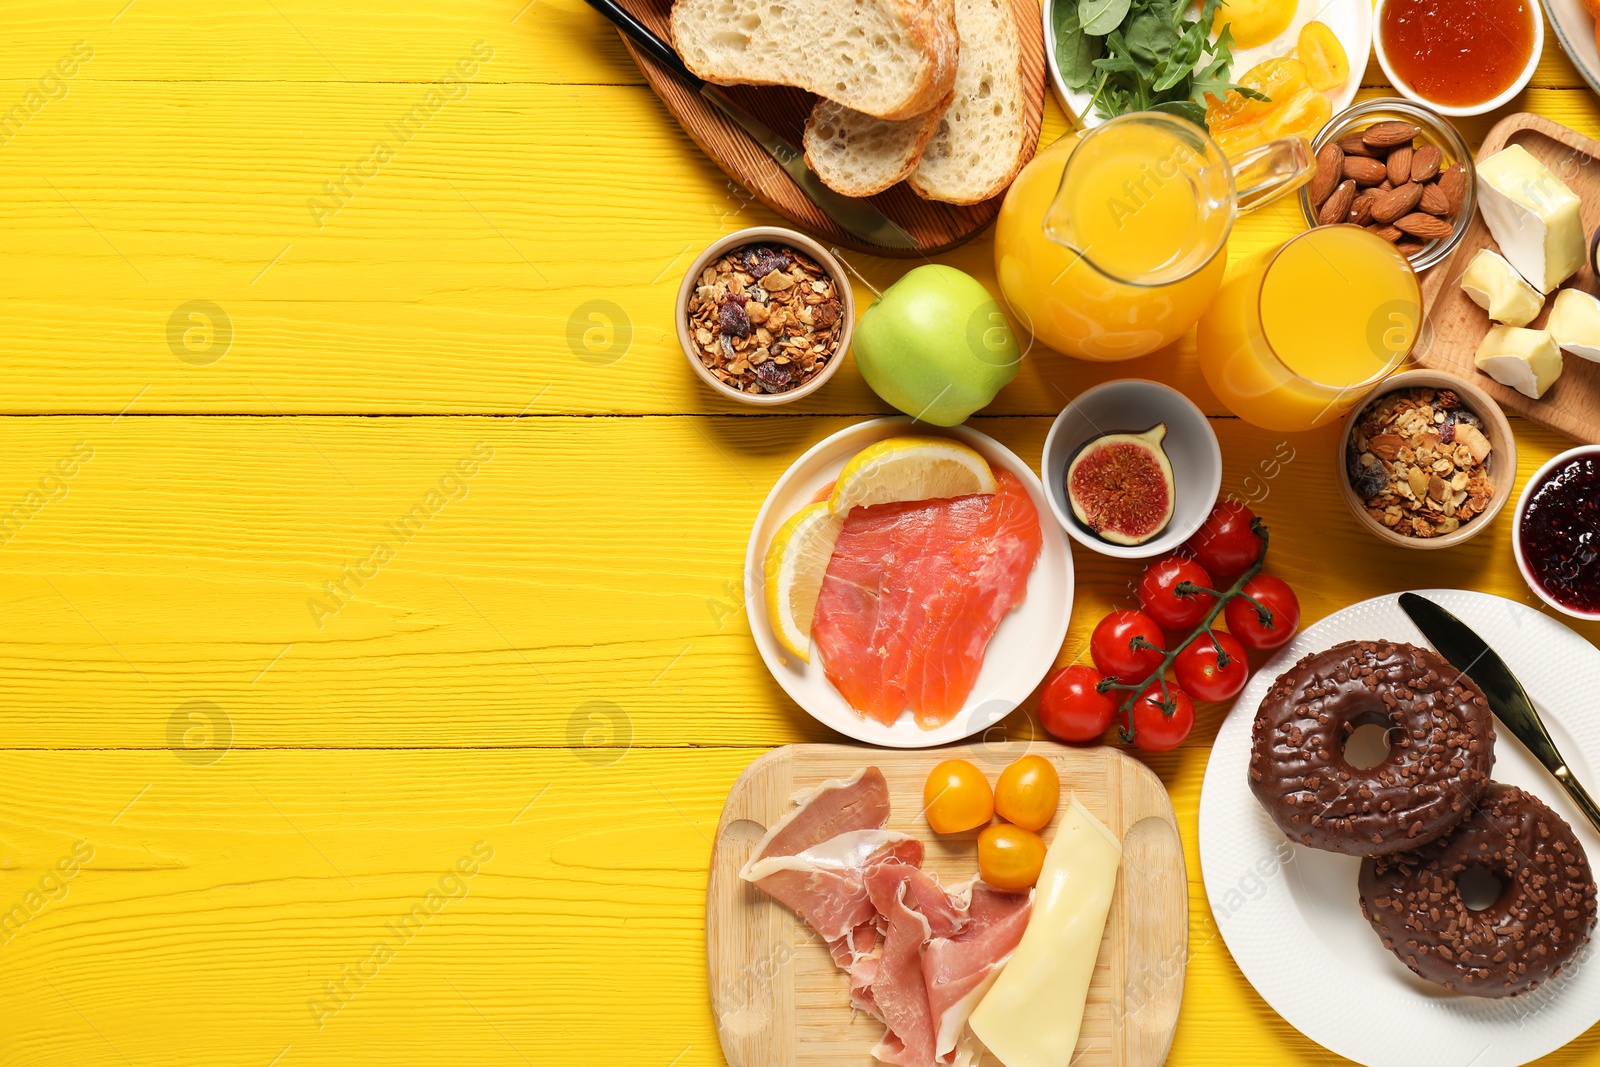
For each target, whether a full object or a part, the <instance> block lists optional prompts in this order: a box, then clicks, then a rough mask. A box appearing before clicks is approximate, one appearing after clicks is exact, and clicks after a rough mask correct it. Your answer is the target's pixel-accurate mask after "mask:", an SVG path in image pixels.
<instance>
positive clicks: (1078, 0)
mask: <svg viewBox="0 0 1600 1067" xmlns="http://www.w3.org/2000/svg"><path fill="white" fill-rule="evenodd" d="M1280 2H1282V3H1285V4H1291V5H1293V6H1294V9H1295V10H1294V13H1293V15H1292V17H1291V18H1289V19H1288V22H1287V25H1286V27H1285V29H1284V30H1283V31H1282V32H1281V33H1279V34H1277V36H1275V37H1273V38H1272V39H1271V40H1268V41H1265V42H1262V43H1258V44H1254V45H1253V47H1249V48H1241V47H1239V46H1238V45H1237V44H1235V43H1234V42H1233V40H1232V35H1231V34H1230V33H1229V32H1228V29H1227V28H1226V27H1225V28H1224V29H1223V32H1222V33H1221V34H1219V35H1218V36H1217V39H1215V40H1213V39H1212V29H1213V23H1216V22H1217V21H1218V19H1217V12H1218V9H1219V8H1220V7H1221V6H1222V5H1221V0H1203V2H1201V3H1199V4H1198V5H1197V4H1193V3H1190V2H1188V0H1044V5H1043V8H1044V9H1043V18H1044V38H1045V59H1046V61H1047V63H1048V65H1049V68H1050V80H1051V81H1052V82H1053V83H1054V84H1055V88H1056V94H1057V95H1058V96H1059V97H1060V98H1061V103H1062V105H1063V106H1064V107H1065V108H1066V109H1067V111H1068V113H1069V114H1071V115H1072V116H1074V117H1076V119H1077V120H1078V122H1079V123H1080V124H1081V125H1083V126H1098V125H1099V124H1100V123H1102V122H1104V121H1105V120H1106V119H1108V118H1114V117H1116V116H1117V115H1123V114H1127V113H1128V112H1130V111H1146V110H1156V111H1170V112H1173V113H1175V114H1179V115H1182V116H1184V117H1185V118H1187V119H1190V120H1191V121H1194V122H1197V123H1200V124H1201V125H1204V123H1205V99H1206V96H1207V95H1211V96H1216V97H1219V98H1220V97H1221V96H1222V95H1223V94H1224V93H1225V92H1227V91H1228V90H1229V89H1236V88H1237V86H1236V85H1235V84H1234V81H1235V80H1236V79H1237V78H1238V77H1239V76H1241V75H1243V74H1244V73H1245V71H1247V70H1249V69H1250V68H1251V67H1253V66H1255V65H1256V64H1257V63H1260V62H1261V61H1262V60H1265V59H1272V58H1276V57H1279V56H1289V55H1292V54H1293V53H1294V48H1295V41H1296V38H1297V37H1298V36H1299V33H1300V29H1301V27H1303V26H1304V25H1305V24H1306V23H1307V22H1310V21H1312V20H1313V19H1316V20H1318V21H1320V22H1323V23H1326V24H1327V25H1328V27H1329V28H1330V29H1331V30H1333V33H1334V35H1335V36H1336V37H1338V38H1339V42H1340V44H1342V45H1343V46H1344V49H1345V52H1346V54H1347V56H1348V58H1349V60H1350V76H1349V77H1348V78H1347V79H1345V82H1344V83H1343V84H1342V85H1340V86H1338V87H1337V88H1335V89H1332V90H1329V91H1328V94H1327V95H1328V98H1329V101H1330V103H1331V104H1332V105H1333V112H1334V114H1336V115H1337V114H1338V113H1339V112H1340V111H1342V110H1344V109H1345V108H1346V107H1348V106H1349V105H1350V102H1351V101H1352V100H1354V99H1355V95H1356V90H1357V89H1359V88H1360V86H1361V76H1362V73H1363V72H1364V70H1365V69H1366V63H1367V57H1368V55H1369V54H1370V53H1371V51H1372V8H1371V6H1370V2H1369V0H1280Z"/></svg>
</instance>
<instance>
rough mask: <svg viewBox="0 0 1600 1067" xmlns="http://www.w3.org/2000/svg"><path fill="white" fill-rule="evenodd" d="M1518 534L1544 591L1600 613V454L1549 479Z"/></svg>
mask: <svg viewBox="0 0 1600 1067" xmlns="http://www.w3.org/2000/svg"><path fill="white" fill-rule="evenodd" d="M1518 532H1519V533H1520V535H1521V537H1522V558H1523V559H1524V560H1525V561H1526V562H1527V564H1528V569H1529V570H1530V571H1532V572H1533V577H1534V581H1535V582H1537V583H1538V586H1539V588H1540V589H1542V590H1544V592H1545V593H1546V594H1548V595H1549V596H1550V597H1551V598H1552V599H1554V600H1557V601H1560V602H1561V603H1562V604H1564V605H1566V606H1567V607H1569V608H1573V609H1574V610H1577V611H1583V612H1600V453H1592V454H1589V455H1584V456H1578V457H1577V458H1575V459H1573V460H1572V461H1571V462H1569V463H1566V464H1564V465H1562V466H1560V467H1557V468H1556V469H1555V470H1553V471H1551V472H1550V473H1549V474H1547V475H1545V478H1544V480H1543V481H1541V482H1539V483H1538V485H1536V486H1535V487H1534V490H1533V493H1532V495H1531V496H1529V498H1528V507H1527V510H1526V511H1524V512H1523V515H1522V527H1521V529H1520V530H1519V531H1518Z"/></svg>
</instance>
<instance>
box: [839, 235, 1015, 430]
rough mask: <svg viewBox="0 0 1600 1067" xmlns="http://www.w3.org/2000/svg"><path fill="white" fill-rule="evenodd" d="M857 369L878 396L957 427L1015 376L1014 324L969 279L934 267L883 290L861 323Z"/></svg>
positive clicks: (856, 348) (978, 284)
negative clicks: (1012, 330) (859, 369)
mask: <svg viewBox="0 0 1600 1067" xmlns="http://www.w3.org/2000/svg"><path fill="white" fill-rule="evenodd" d="M850 348H851V351H852V352H854V353H855V357H856V366H858V367H860V368H861V376H862V377H863V378H865V379H866V380H867V384H868V385H870V386H871V387H872V391H873V392H875V393H877V394H878V395H879V396H881V397H883V399H884V400H886V401H888V402H889V403H890V404H893V405H894V406H895V407H897V408H899V409H900V410H901V411H903V412H905V413H906V414H907V415H910V416H912V417H914V418H916V419H919V420H921V421H922V422H927V423H931V424H933V425H934V426H955V425H958V424H960V423H962V422H965V421H966V419H967V416H968V415H971V414H972V413H973V412H974V411H977V410H978V409H979V408H981V407H983V406H984V405H986V404H988V403H989V401H991V400H993V399H994V396H995V394H996V393H998V392H999V391H1000V390H1001V389H1002V388H1003V387H1004V386H1005V385H1006V383H1008V382H1010V381H1011V380H1012V379H1013V378H1015V377H1016V376H1017V364H1019V363H1020V362H1022V353H1021V352H1019V351H1018V350H1017V339H1016V336H1015V335H1014V334H1013V333H1012V332H1011V323H1010V322H1009V321H1008V320H1007V319H1006V315H1005V312H1004V311H1002V310H1000V304H999V302H998V301H996V300H995V298H994V297H993V296H991V295H990V294H989V290H987V289H985V288H984V287H983V284H982V283H981V282H979V281H978V280H977V279H976V278H974V277H973V276H972V275H970V274H966V273H963V272H962V271H959V270H956V269H955V268H954V267H946V266H943V265H942V264H937V263H933V264H928V265H927V266H922V267H917V268H916V269H915V270H911V271H908V272H906V274H904V275H903V276H901V278H900V280H899V281H897V282H895V283H894V284H893V285H891V286H889V288H888V289H885V290H884V292H883V295H882V296H881V297H879V298H878V299H877V300H876V301H874V302H873V304H872V306H871V307H869V308H867V310H866V311H865V312H864V313H863V314H862V316H861V321H860V322H858V323H856V331H855V340H854V341H853V342H852V343H851V346H850Z"/></svg>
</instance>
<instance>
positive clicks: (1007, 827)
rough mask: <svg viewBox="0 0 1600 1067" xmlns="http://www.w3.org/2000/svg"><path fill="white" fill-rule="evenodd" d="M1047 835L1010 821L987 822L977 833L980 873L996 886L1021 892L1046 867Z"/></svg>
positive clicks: (1034, 880) (1009, 890)
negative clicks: (1045, 843)
mask: <svg viewBox="0 0 1600 1067" xmlns="http://www.w3.org/2000/svg"><path fill="white" fill-rule="evenodd" d="M1044 853H1045V848H1044V839H1043V838H1041V837H1040V836H1039V835H1038V834H1036V833H1034V832H1033V831H1032V830H1024V829H1023V828H1022V827H1020V826H1012V825H1011V824H1010V823H1003V822H1001V823H995V824H994V825H993V826H985V827H984V828H983V832H982V833H981V834H979V835H978V873H979V874H981V875H982V876H983V880H984V881H985V882H988V883H989V884H990V885H992V886H994V887H995V888H996V889H1001V890H1004V891H1006V892H1008V893H1018V892H1021V891H1022V890H1024V889H1028V888H1030V887H1032V885H1033V884H1034V883H1035V882H1037V881H1038V880H1039V872H1040V871H1041V870H1043V869H1044Z"/></svg>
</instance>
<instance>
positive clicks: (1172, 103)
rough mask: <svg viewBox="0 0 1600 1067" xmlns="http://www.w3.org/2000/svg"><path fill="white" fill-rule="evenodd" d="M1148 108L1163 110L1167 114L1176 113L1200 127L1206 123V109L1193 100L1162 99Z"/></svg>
mask: <svg viewBox="0 0 1600 1067" xmlns="http://www.w3.org/2000/svg"><path fill="white" fill-rule="evenodd" d="M1150 110H1151V111H1165V112H1167V114H1169V115H1177V116H1178V117H1179V118H1183V119H1188V120H1189V121H1190V122H1192V123H1194V124H1195V125H1196V126H1199V127H1201V128H1202V129H1203V128H1204V127H1205V124H1206V109H1205V108H1204V107H1203V106H1201V105H1200V104H1197V103H1195V102H1194V101H1193V100H1163V101H1162V102H1161V103H1159V104H1156V105H1155V106H1153V107H1152V108H1151V109H1150Z"/></svg>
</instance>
